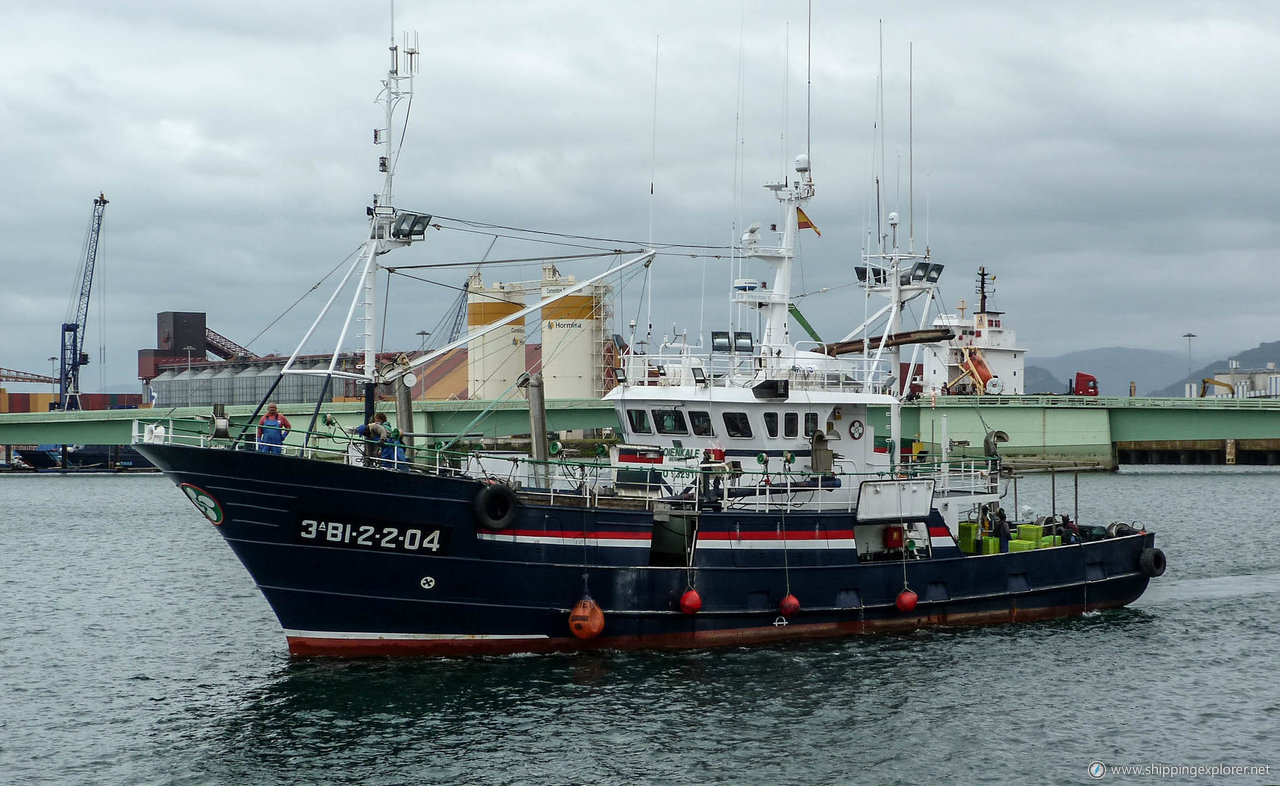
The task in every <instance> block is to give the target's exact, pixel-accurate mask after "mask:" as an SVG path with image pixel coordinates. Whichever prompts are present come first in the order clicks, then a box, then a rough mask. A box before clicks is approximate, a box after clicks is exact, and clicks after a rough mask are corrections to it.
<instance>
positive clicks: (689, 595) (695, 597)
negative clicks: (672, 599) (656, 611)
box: [680, 589, 702, 614]
mask: <svg viewBox="0 0 1280 786" xmlns="http://www.w3.org/2000/svg"><path fill="white" fill-rule="evenodd" d="M680 610H681V611H683V612H684V613H685V614H697V613H698V612H699V611H701V610H702V596H701V595H699V594H698V591H697V590H695V589H690V590H685V591H684V594H683V595H681V596H680Z"/></svg>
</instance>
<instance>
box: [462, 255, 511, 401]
mask: <svg viewBox="0 0 1280 786" xmlns="http://www.w3.org/2000/svg"><path fill="white" fill-rule="evenodd" d="M523 308H524V290H523V288H521V287H519V286H517V285H513V284H502V283H498V284H494V285H493V286H492V287H488V288H486V287H485V286H484V281H483V280H482V279H481V277H480V274H479V273H478V272H477V273H473V274H472V275H471V278H469V279H467V329H468V330H469V331H472V332H474V331H477V330H479V329H481V328H483V327H484V326H486V325H492V324H493V323H494V322H497V321H499V320H501V319H502V318H504V317H509V316H511V315H512V314H514V313H516V312H517V311H520V310H521V309H523ZM524 344H525V337H524V317H520V318H519V319H514V320H512V321H511V322H509V323H508V324H506V325H504V326H503V327H500V328H498V329H497V330H494V331H493V332H491V333H488V334H487V335H484V336H481V337H480V338H477V339H476V340H474V341H471V342H470V343H468V344H467V382H468V385H467V388H468V392H467V395H468V396H469V397H470V398H486V399H493V398H500V397H502V396H503V395H504V394H506V395H510V393H511V389H512V387H513V386H514V385H515V383H516V380H517V379H519V378H520V375H521V374H523V373H524V370H525V368H524V366H525V363H524Z"/></svg>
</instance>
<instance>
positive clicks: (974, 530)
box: [960, 521, 978, 541]
mask: <svg viewBox="0 0 1280 786" xmlns="http://www.w3.org/2000/svg"><path fill="white" fill-rule="evenodd" d="M977 539H978V523H977V522H976V521H962V522H960V540H962V541H965V540H977Z"/></svg>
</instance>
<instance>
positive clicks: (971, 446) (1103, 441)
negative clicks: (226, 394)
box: [0, 396, 1280, 468]
mask: <svg viewBox="0 0 1280 786" xmlns="http://www.w3.org/2000/svg"><path fill="white" fill-rule="evenodd" d="M378 408H379V409H380V410H385V411H387V412H388V413H389V414H393V410H394V407H393V406H392V404H391V403H390V402H385V403H380V404H379V406H378ZM280 409H281V410H282V411H283V412H284V413H285V415H287V416H288V417H289V419H290V421H292V423H293V426H294V430H295V432H298V433H297V434H295V435H294V437H293V438H291V439H290V442H293V441H294V438H297V437H300V433H301V432H302V431H303V429H305V428H306V426H307V423H308V422H309V421H310V418H311V414H312V412H313V411H314V405H309V404H283V405H281V407H280ZM413 410H414V428H413V431H414V432H416V433H427V434H441V435H444V434H450V435H451V434H457V433H459V432H466V433H468V434H482V435H484V436H486V437H501V436H511V435H516V434H527V433H529V414H528V408H527V405H526V404H525V402H523V401H503V402H497V403H495V402H492V401H481V400H467V401H415V402H414V404H413ZM363 411H364V408H363V405H362V404H361V403H359V402H342V403H330V404H325V405H324V406H323V407H322V408H321V412H322V413H324V414H328V415H332V416H333V417H334V418H336V419H337V420H338V422H339V423H340V424H341V425H342V426H343V427H345V428H347V429H351V428H353V427H354V426H356V425H358V424H359V423H360V421H361V420H362V415H363ZM209 412H210V410H209V408H207V407H196V408H187V407H178V408H174V409H163V410H160V409H142V410H104V411H87V412H66V413H63V412H47V413H13V414H0V445H32V444H76V445H80V444H86V445H123V444H127V443H128V442H129V441H130V439H131V436H132V425H133V422H134V421H135V420H146V421H154V420H166V421H173V423H174V425H175V426H177V427H178V428H180V429H186V430H196V431H207V430H208V428H209V422H208V416H209ZM227 414H228V415H229V416H231V419H232V422H233V424H243V423H245V422H247V421H248V419H249V417H250V416H251V415H252V414H253V407H250V406H240V407H227ZM944 417H945V418H946V433H947V437H948V439H949V440H951V441H952V442H953V443H967V446H961V447H959V448H957V452H958V453H961V454H970V455H973V454H977V453H980V452H981V450H982V442H983V439H984V437H985V436H986V435H987V433H988V432H991V431H1003V432H1005V433H1006V434H1008V436H1009V441H1008V442H1006V443H1003V444H1002V445H1001V446H1000V452H1001V454H1002V455H1005V456H1007V457H1009V458H1011V459H1038V460H1053V461H1067V462H1076V463H1084V464H1096V465H1098V466H1101V467H1105V468H1114V467H1115V466H1117V465H1118V464H1147V463H1158V464H1234V463H1241V464H1245V463H1248V464H1280V399H1228V398H1218V399H1188V398H1102V397H1099V398H1090V397H1082V396H939V397H938V398H937V399H931V398H929V397H924V398H922V399H919V400H917V401H915V402H911V403H909V404H907V405H906V406H904V407H903V415H902V420H903V423H902V434H903V439H904V442H905V441H908V440H911V441H916V442H920V443H922V447H923V449H925V450H930V451H931V452H934V454H935V455H936V453H937V450H938V443H939V442H940V441H941V439H942V433H943V418H944ZM873 420H878V421H879V422H878V423H877V424H876V425H877V429H878V434H880V435H886V434H887V433H888V427H887V413H883V412H882V413H880V416H879V417H878V418H873ZM547 427H548V429H549V430H551V431H571V430H577V429H597V428H613V429H617V428H618V421H617V418H616V417H615V415H614V411H613V406H612V405H611V404H609V403H606V402H603V401H599V400H596V399H560V400H551V401H548V402H547ZM233 433H234V430H233ZM419 444H421V443H419Z"/></svg>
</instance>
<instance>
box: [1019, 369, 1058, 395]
mask: <svg viewBox="0 0 1280 786" xmlns="http://www.w3.org/2000/svg"><path fill="white" fill-rule="evenodd" d="M1022 389H1023V390H1024V391H1026V392H1027V393H1063V392H1065V391H1066V389H1067V380H1066V378H1065V377H1064V378H1062V379H1058V377H1057V376H1056V375H1055V374H1053V373H1052V372H1051V371H1049V369H1047V368H1041V367H1040V366H1027V367H1026V369H1025V370H1024V371H1023V379H1022Z"/></svg>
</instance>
